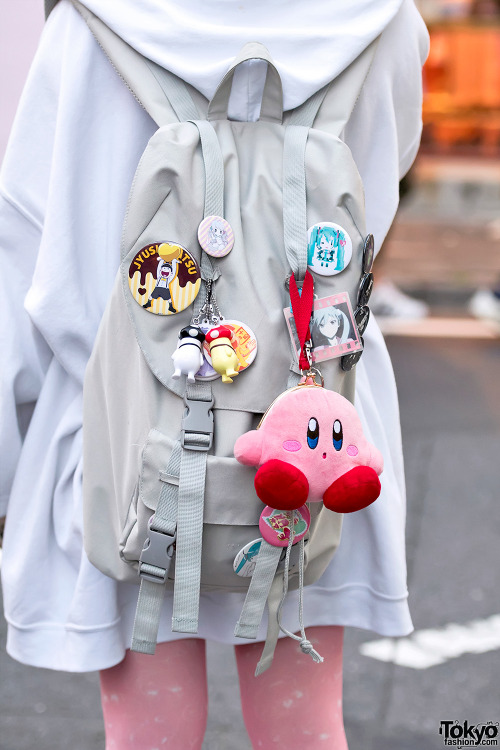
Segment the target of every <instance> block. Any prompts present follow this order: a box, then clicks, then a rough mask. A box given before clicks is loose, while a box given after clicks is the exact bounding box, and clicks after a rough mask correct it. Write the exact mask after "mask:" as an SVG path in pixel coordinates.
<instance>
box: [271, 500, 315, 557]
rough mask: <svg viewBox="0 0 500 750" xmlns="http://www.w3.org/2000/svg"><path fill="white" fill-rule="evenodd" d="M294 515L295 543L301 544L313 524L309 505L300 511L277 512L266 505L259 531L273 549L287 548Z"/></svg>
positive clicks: (302, 507)
mask: <svg viewBox="0 0 500 750" xmlns="http://www.w3.org/2000/svg"><path fill="white" fill-rule="evenodd" d="M292 514H293V530H294V534H295V536H294V539H293V543H294V544H295V543H296V542H300V540H301V539H302V538H303V537H304V536H305V535H306V533H307V530H308V528H309V526H310V524H311V514H310V512H309V508H308V507H307V505H302V506H301V507H300V508H299V509H298V510H276V509H275V508H270V507H269V505H266V507H265V508H264V510H263V511H262V513H261V514H260V520H259V531H260V533H261V534H262V536H263V538H264V539H265V540H266V542H268V544H272V545H273V547H287V546H288V541H289V539H290V521H291V519H292Z"/></svg>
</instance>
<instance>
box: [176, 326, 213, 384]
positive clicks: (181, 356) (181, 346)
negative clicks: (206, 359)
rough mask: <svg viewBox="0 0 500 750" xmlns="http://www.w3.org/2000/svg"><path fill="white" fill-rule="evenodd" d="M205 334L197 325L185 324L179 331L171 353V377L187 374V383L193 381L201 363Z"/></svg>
mask: <svg viewBox="0 0 500 750" xmlns="http://www.w3.org/2000/svg"><path fill="white" fill-rule="evenodd" d="M204 341H205V334H204V333H203V331H202V330H201V328H198V327H197V326H193V325H191V326H186V327H185V328H182V330H181V331H179V342H178V344H177V349H176V350H175V352H174V353H173V354H172V359H173V360H174V367H175V371H174V374H173V375H172V377H173V378H175V379H177V378H180V376H181V375H187V380H188V383H194V382H195V377H194V376H195V374H196V373H197V372H198V370H199V369H200V367H201V366H202V364H203V354H202V351H201V350H202V346H203V342H204Z"/></svg>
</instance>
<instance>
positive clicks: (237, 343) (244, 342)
mask: <svg viewBox="0 0 500 750" xmlns="http://www.w3.org/2000/svg"><path fill="white" fill-rule="evenodd" d="M220 324H221V325H223V326H226V327H227V328H229V329H230V330H231V333H232V338H231V345H232V347H233V349H234V351H235V352H236V356H237V357H238V372H241V371H242V370H246V368H247V367H249V366H250V365H251V364H252V362H253V361H254V359H255V357H256V356H257V339H256V338H255V334H254V332H253V331H252V329H251V328H249V327H248V326H247V325H246V323H241V321H239V320H221V322H220ZM212 327H214V326H212ZM203 353H204V355H205V357H206V359H207V362H208V363H209V364H210V365H211V364H212V357H211V356H210V346H209V344H208V342H207V341H205V343H204V344H203Z"/></svg>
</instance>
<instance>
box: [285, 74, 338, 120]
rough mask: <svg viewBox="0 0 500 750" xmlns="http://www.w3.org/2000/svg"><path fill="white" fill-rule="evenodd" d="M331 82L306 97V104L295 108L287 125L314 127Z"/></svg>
mask: <svg viewBox="0 0 500 750" xmlns="http://www.w3.org/2000/svg"><path fill="white" fill-rule="evenodd" d="M330 86H331V83H327V84H326V86H323V88H322V89H320V90H319V91H316V93H315V94H313V95H312V96H310V97H309V99H306V101H305V102H304V104H301V105H300V107H297V108H296V109H294V110H293V111H292V112H291V113H290V116H289V118H288V120H287V123H286V124H287V125H303V126H304V127H306V128H312V126H313V123H314V120H315V119H316V115H317V114H318V112H319V108H320V107H321V105H322V104H323V100H324V98H325V96H326V94H327V92H328V89H329V88H330Z"/></svg>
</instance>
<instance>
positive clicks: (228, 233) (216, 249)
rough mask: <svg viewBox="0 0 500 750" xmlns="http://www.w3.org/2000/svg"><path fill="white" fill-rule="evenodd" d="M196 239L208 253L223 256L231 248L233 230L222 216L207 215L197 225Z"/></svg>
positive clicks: (215, 256) (216, 256)
mask: <svg viewBox="0 0 500 750" xmlns="http://www.w3.org/2000/svg"><path fill="white" fill-rule="evenodd" d="M198 241H199V243H200V245H201V247H202V248H203V249H204V251H205V252H206V253H208V255H211V256H212V257H214V258H223V257H224V256H225V255H227V254H228V253H230V252H231V250H232V249H233V245H234V234H233V230H232V229H231V225H230V224H229V222H227V221H226V220H225V219H223V218H222V216H207V218H206V219H203V221H202V222H201V224H200V226H199V227H198Z"/></svg>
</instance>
